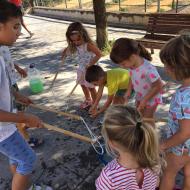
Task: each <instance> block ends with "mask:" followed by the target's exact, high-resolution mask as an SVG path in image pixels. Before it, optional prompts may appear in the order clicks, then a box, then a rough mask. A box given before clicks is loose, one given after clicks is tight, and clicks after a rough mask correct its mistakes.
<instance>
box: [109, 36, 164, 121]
mask: <svg viewBox="0 0 190 190" xmlns="http://www.w3.org/2000/svg"><path fill="white" fill-rule="evenodd" d="M110 58H111V60H112V61H113V62H115V63H117V64H119V65H121V66H122V67H124V68H128V69H129V70H130V75H131V81H132V87H133V89H134V91H135V93H136V106H137V109H138V111H139V112H140V113H141V114H142V116H143V117H147V118H153V117H154V113H155V111H156V108H157V106H158V104H161V103H162V96H161V93H160V92H161V90H162V87H163V84H162V81H161V79H160V76H159V74H158V72H157V70H156V68H155V67H154V66H153V65H151V64H150V62H149V61H151V60H152V58H151V55H150V53H149V52H148V51H147V50H146V49H145V48H144V47H143V46H142V45H141V44H139V43H138V42H137V41H135V40H132V39H128V38H120V39H118V40H116V41H115V43H114V45H113V48H112V50H111V54H110ZM126 99H128V96H127V97H126Z"/></svg>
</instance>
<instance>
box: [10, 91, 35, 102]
mask: <svg viewBox="0 0 190 190" xmlns="http://www.w3.org/2000/svg"><path fill="white" fill-rule="evenodd" d="M12 93H13V95H14V96H15V99H16V100H17V101H19V102H22V103H24V104H26V105H29V104H33V101H32V100H31V99H30V98H28V97H27V96H24V95H22V94H20V93H18V92H16V91H13V92H12Z"/></svg>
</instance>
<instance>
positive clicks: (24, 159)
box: [0, 131, 36, 175]
mask: <svg viewBox="0 0 190 190" xmlns="http://www.w3.org/2000/svg"><path fill="white" fill-rule="evenodd" d="M0 152H1V153H2V154H4V155H6V156H7V157H8V158H9V162H10V164H11V165H15V166H16V172H17V173H19V174H21V175H28V174H31V173H32V171H33V169H34V164H35V161H36V155H35V153H34V151H33V150H32V149H31V148H30V146H29V145H28V143H27V142H26V141H25V140H24V139H23V137H22V136H21V135H20V134H19V132H18V131H16V132H15V133H13V135H11V136H10V137H8V138H7V139H5V140H4V141H2V142H0Z"/></svg>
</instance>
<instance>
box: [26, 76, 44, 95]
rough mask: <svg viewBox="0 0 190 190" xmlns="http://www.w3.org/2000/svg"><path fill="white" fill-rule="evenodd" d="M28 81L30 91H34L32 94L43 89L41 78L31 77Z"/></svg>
mask: <svg viewBox="0 0 190 190" xmlns="http://www.w3.org/2000/svg"><path fill="white" fill-rule="evenodd" d="M29 83H30V89H31V91H32V93H34V94H37V93H40V92H42V91H43V90H44V87H43V83H42V81H41V79H37V78H36V79H31V80H30V81H29Z"/></svg>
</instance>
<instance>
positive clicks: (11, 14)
mask: <svg viewBox="0 0 190 190" xmlns="http://www.w3.org/2000/svg"><path fill="white" fill-rule="evenodd" d="M19 17H20V18H21V17H22V12H21V10H20V9H19V8H18V7H17V6H16V5H14V4H13V3H10V2H8V1H6V0H0V23H6V22H7V21H8V20H9V19H10V18H19Z"/></svg>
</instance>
